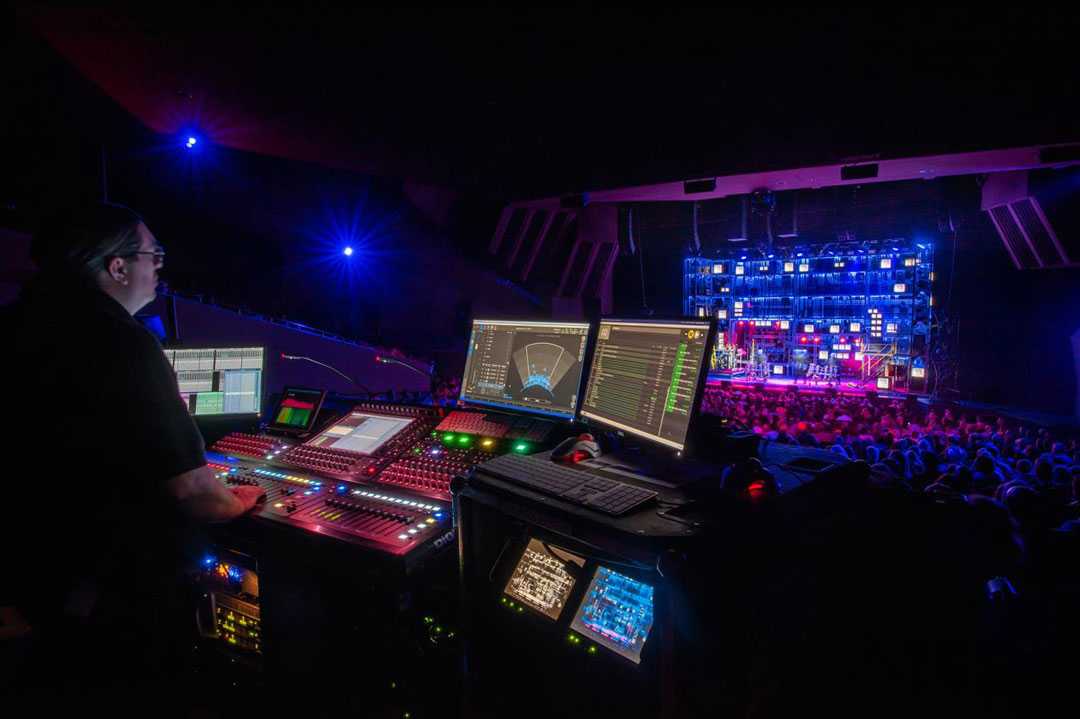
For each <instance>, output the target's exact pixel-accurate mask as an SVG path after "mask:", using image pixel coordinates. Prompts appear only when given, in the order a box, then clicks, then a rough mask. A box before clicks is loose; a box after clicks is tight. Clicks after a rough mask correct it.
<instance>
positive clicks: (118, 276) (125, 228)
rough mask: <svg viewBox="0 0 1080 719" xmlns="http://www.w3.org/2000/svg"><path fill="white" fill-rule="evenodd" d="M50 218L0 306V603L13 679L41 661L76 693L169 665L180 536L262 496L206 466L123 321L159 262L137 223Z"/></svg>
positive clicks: (196, 439)
mask: <svg viewBox="0 0 1080 719" xmlns="http://www.w3.org/2000/svg"><path fill="white" fill-rule="evenodd" d="M56 218H57V219H55V220H53V221H52V222H50V223H48V224H46V225H45V226H44V227H43V228H42V230H41V231H40V232H38V233H37V234H36V235H35V237H34V240H33V243H32V247H31V253H32V256H33V259H34V261H35V263H36V264H37V265H38V268H39V272H38V274H37V276H36V277H35V278H34V279H33V280H32V281H31V282H30V283H29V285H28V286H27V287H26V288H25V289H24V291H23V294H22V295H21V296H20V298H19V300H18V301H17V302H16V303H15V304H14V305H12V306H10V307H6V308H3V313H2V321H3V326H4V329H5V330H7V331H6V332H4V333H3V334H0V336H3V337H7V338H8V344H7V346H6V347H5V348H4V351H3V352H2V353H0V356H2V357H3V365H4V366H3V369H4V370H5V371H4V373H3V377H5V378H6V379H5V385H6V387H5V388H4V390H3V392H2V395H3V396H4V406H5V410H4V411H3V412H0V417H3V419H2V420H0V422H2V431H3V435H2V436H3V437H4V438H5V440H6V442H7V446H8V447H9V448H11V449H12V450H13V451H10V452H9V453H8V454H9V455H10V457H11V459H10V461H9V462H8V466H7V468H6V469H7V477H6V481H5V482H4V492H5V495H6V497H7V499H8V507H9V512H8V517H9V518H8V519H6V520H5V522H4V523H3V526H4V529H3V530H0V532H3V533H4V534H5V535H6V536H4V537H3V539H4V540H5V547H7V548H8V549H9V550H10V556H11V558H12V559H13V563H12V564H11V565H9V566H8V567H6V568H5V572H4V574H5V577H4V579H5V581H4V582H3V583H0V584H2V585H3V589H2V590H0V594H2V595H3V596H0V606H2V605H10V604H12V603H14V604H15V606H17V607H18V608H19V609H20V610H22V612H23V613H24V614H25V615H26V616H27V618H28V619H29V623H30V625H31V626H32V632H31V635H32V640H31V648H32V650H33V651H31V657H34V658H35V660H32V661H30V662H28V666H30V667H33V668H35V669H36V671H30V672H29V674H30V675H31V676H29V677H26V679H27V680H28V681H30V682H33V681H34V680H35V679H40V678H41V675H42V673H41V671H40V670H41V668H43V667H48V670H49V672H48V674H49V675H51V676H53V677H56V678H57V679H58V680H62V681H71V680H79V681H77V682H76V683H77V684H78V685H79V686H80V687H82V688H85V687H86V686H87V685H89V686H91V687H93V686H98V685H100V683H101V682H102V681H103V677H106V678H116V679H117V680H119V681H125V682H130V681H131V680H132V678H133V676H134V675H137V674H140V673H142V674H144V675H145V674H147V673H148V670H153V669H156V670H158V671H160V672H166V671H169V660H170V659H177V658H179V659H182V655H183V652H184V651H185V650H186V649H188V648H189V646H190V645H189V644H188V643H187V642H186V639H187V635H186V634H185V632H186V631H187V629H188V627H189V625H190V624H191V616H192V614H191V613H190V612H189V611H188V607H187V606H186V605H184V604H183V602H181V601H180V597H181V595H182V594H183V591H182V590H183V587H184V586H185V585H184V583H183V582H182V581H181V575H182V569H183V561H182V551H181V550H182V548H183V547H184V544H185V543H184V542H183V541H182V540H183V538H184V537H186V536H188V535H189V532H190V528H191V527H190V525H192V520H194V523H196V524H197V523H199V522H220V521H226V520H229V519H232V518H235V517H239V516H240V515H242V514H244V513H245V512H247V511H249V510H250V509H252V508H253V507H254V506H255V505H256V503H257V502H258V501H259V499H260V496H261V494H262V493H261V491H260V490H259V489H258V488H256V487H237V488H235V489H231V490H230V489H228V488H226V487H224V486H223V485H222V484H221V483H220V482H219V481H218V480H217V479H216V478H215V476H214V473H213V471H212V470H210V469H209V468H208V467H207V466H206V457H205V454H204V445H203V440H202V437H201V435H200V434H199V431H198V429H197V428H196V427H195V424H194V422H193V421H192V419H191V416H190V415H189V414H188V411H187V409H186V407H185V406H184V404H183V402H182V401H181V399H180V393H179V390H178V388H177V383H176V377H175V375H174V374H173V372H172V368H171V367H170V365H169V363H168V360H166V358H165V356H164V353H163V352H162V349H161V347H160V345H159V344H158V341H157V339H156V338H155V337H154V336H153V335H152V334H151V333H150V332H149V331H148V330H147V329H146V328H144V327H143V326H142V325H141V324H140V323H139V322H138V321H136V320H135V318H134V315H135V313H136V312H138V311H139V310H140V309H142V308H143V307H145V306H146V305H147V304H149V303H150V302H152V301H153V300H154V298H155V296H156V288H157V284H158V270H160V269H161V268H162V266H163V265H164V259H165V253H164V251H163V250H162V248H161V246H160V245H158V243H157V241H156V240H155V238H154V235H153V234H152V233H151V232H150V230H149V228H147V226H146V224H144V223H143V221H142V219H141V218H140V217H139V216H138V215H137V214H135V213H134V212H132V211H131V210H129V209H127V208H125V207H120V206H117V205H105V204H101V205H94V206H91V207H86V208H82V209H79V210H76V211H72V212H66V213H61V214H58V215H57V216H56ZM155 665H156V666H155ZM65 669H68V670H70V671H65ZM80 682H81V683H80Z"/></svg>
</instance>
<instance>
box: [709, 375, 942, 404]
mask: <svg viewBox="0 0 1080 719" xmlns="http://www.w3.org/2000/svg"><path fill="white" fill-rule="evenodd" d="M721 386H728V387H735V388H746V389H754V388H758V387H760V388H762V389H765V390H768V391H770V392H787V391H789V390H792V389H794V390H797V391H799V392H807V393H810V394H828V393H830V392H836V393H837V394H842V395H848V396H857V397H865V396H866V393H867V392H874V393H875V394H877V396H878V397H885V398H891V399H903V398H905V397H918V398H920V399H923V398H926V397H927V395H926V394H921V393H917V392H896V391H893V390H888V389H878V387H877V386H876V380H868V381H865V382H860V381H858V380H855V379H849V378H845V379H842V380H839V381H837V382H819V381H811V382H806V381H803V380H798V379H795V378H793V377H770V378H768V379H765V380H762V379H752V380H751V379H747V378H745V377H739V376H731V375H728V374H724V373H720V372H710V373H709V377H708V380H707V384H706V388H708V387H721Z"/></svg>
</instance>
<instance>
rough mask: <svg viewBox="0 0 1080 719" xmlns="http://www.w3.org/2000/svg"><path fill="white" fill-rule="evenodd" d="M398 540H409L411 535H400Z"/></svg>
mask: <svg viewBox="0 0 1080 719" xmlns="http://www.w3.org/2000/svg"><path fill="white" fill-rule="evenodd" d="M397 538H398V539H408V538H409V535H407V534H399V535H398V536H397Z"/></svg>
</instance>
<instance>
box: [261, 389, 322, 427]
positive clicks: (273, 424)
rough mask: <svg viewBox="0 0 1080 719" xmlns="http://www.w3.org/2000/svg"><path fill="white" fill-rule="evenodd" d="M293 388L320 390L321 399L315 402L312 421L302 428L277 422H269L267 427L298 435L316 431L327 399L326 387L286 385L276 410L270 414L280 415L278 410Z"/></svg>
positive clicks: (275, 406)
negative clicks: (320, 413)
mask: <svg viewBox="0 0 1080 719" xmlns="http://www.w3.org/2000/svg"><path fill="white" fill-rule="evenodd" d="M293 390H302V391H305V392H318V393H319V401H318V402H316V403H315V411H314V412H312V414H311V421H310V422H309V423H308V426H307V427H304V428H300V427H294V426H292V425H287V424H278V423H277V422H268V423H267V425H266V427H267V429H273V430H276V431H278V432H285V433H289V434H298V435H304V434H310V433H311V432H314V431H315V426H316V424H317V423H318V419H319V412H321V411H322V406H323V402H325V401H326V390H325V389H319V388H318V387H300V386H297V385H286V386H285V387H284V388H283V389H282V390H281V399H279V400H278V402H277V404H276V405H274V410H273V412H271V414H270V416H271V417H277V416H278V410H279V409H280V408H281V403H282V402H284V401H285V395H287V394H288V393H289V392H290V391H293Z"/></svg>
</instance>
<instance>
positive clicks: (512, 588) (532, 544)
mask: <svg viewBox="0 0 1080 719" xmlns="http://www.w3.org/2000/svg"><path fill="white" fill-rule="evenodd" d="M584 566H585V558H584V557H579V556H577V555H576V554H571V553H570V552H568V551H566V550H565V549H560V548H559V547H553V546H551V545H550V544H545V543H544V542H541V541H540V540H539V539H535V538H534V539H530V540H529V544H528V546H526V547H525V552H524V554H522V555H521V560H520V561H519V562H518V564H517V567H515V568H514V573H513V574H512V575H510V581H509V582H507V583H506V589H505V590H504V592H505V593H506V595H507V596H509V597H512V598H514V599H517V600H519V601H521V602H523V603H524V604H525V605H526V606H528V607H531V608H533V609H535V610H536V611H538V612H540V613H541V614H543V615H544V616H546V617H548V618H549V619H556V620H557V619H558V618H559V615H560V614H562V610H563V607H564V606H566V600H567V598H568V597H569V596H570V591H571V590H572V589H573V588H574V583H575V582H577V578H578V575H579V574H580V572H581V568H582V567H584Z"/></svg>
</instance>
